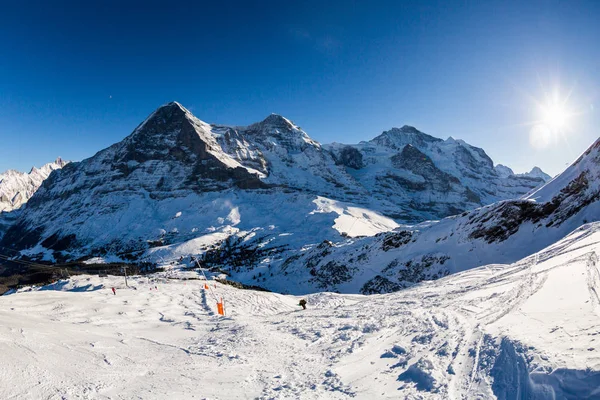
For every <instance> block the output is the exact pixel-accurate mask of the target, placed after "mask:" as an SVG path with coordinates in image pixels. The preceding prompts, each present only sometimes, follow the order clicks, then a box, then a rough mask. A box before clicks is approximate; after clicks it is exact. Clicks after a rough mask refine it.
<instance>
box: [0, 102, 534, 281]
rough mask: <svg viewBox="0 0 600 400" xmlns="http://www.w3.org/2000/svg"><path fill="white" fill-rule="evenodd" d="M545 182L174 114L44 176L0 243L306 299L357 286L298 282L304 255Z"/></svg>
mask: <svg viewBox="0 0 600 400" xmlns="http://www.w3.org/2000/svg"><path fill="white" fill-rule="evenodd" d="M386 182H387V183H386ZM392 182H396V183H397V184H393V185H392ZM542 182H543V180H542V179H541V178H531V177H518V176H516V175H514V174H512V175H511V174H509V175H508V176H501V175H500V174H498V173H497V172H496V170H495V169H494V166H493V163H492V161H491V160H490V159H489V157H488V156H487V155H486V154H485V152H483V150H481V149H478V148H475V147H472V146H469V145H468V144H466V143H464V142H462V141H458V140H454V139H448V140H446V141H443V140H440V139H436V138H433V137H431V136H429V135H426V134H424V133H421V132H419V131H418V130H416V129H414V128H409V127H404V128H402V129H392V130H391V131H388V132H384V133H383V134H382V135H380V136H378V137H377V138H375V139H373V140H372V141H370V142H364V143H361V144H359V145H355V146H346V145H337V144H334V145H330V146H327V147H324V146H321V145H320V144H319V143H317V142H315V141H314V140H312V139H311V138H310V137H309V136H308V135H307V134H306V133H305V132H304V131H302V130H301V129H300V128H299V127H298V126H296V125H295V124H293V123H292V122H291V121H289V120H288V119H286V118H284V117H281V116H278V115H271V116H269V117H268V118H267V119H265V120H264V121H262V122H259V123H257V124H253V125H250V126H248V127H226V126H221V125H209V124H206V123H204V122H202V121H200V120H199V119H197V118H196V117H195V116H193V115H192V114H191V113H190V112H189V111H188V110H186V109H185V108H184V107H183V106H181V105H180V104H178V103H176V102H174V103H169V104H167V105H165V106H162V107H160V108H158V109H157V110H156V111H154V112H153V113H152V114H151V115H150V116H149V117H148V118H147V119H146V120H145V121H144V122H143V123H142V124H140V125H139V126H138V127H137V128H136V129H135V130H134V132H133V133H132V134H131V135H130V136H128V137H127V138H125V139H124V140H123V141H121V142H119V143H116V144H114V145H112V146H111V147H109V148H107V149H105V150H102V151H100V152H99V153H97V154H96V155H95V156H93V157H91V158H89V159H86V160H84V161H81V162H76V163H70V164H68V165H67V166H65V167H64V168H63V169H62V170H60V171H57V172H56V173H54V174H52V175H51V176H50V178H49V179H47V180H46V181H45V182H44V184H43V185H42V186H41V187H40V189H39V190H38V191H37V193H36V194H35V195H34V196H33V197H32V198H31V200H30V201H29V203H28V206H27V207H26V208H25V210H23V213H22V215H20V216H19V218H18V219H17V221H16V222H14V223H13V224H12V225H11V227H10V228H9V229H8V231H7V233H6V234H5V236H4V237H3V238H2V241H1V242H0V245H1V246H4V247H11V248H13V249H16V250H23V251H25V254H27V255H29V256H31V257H37V258H39V257H42V258H46V259H50V260H52V259H55V260H72V259H80V258H85V257H92V256H94V257H95V256H101V257H116V256H118V257H122V258H123V257H125V258H129V259H138V260H139V259H142V258H143V259H149V260H151V261H156V260H162V259H172V260H176V259H179V258H180V257H181V256H187V255H191V254H194V255H199V254H203V253H205V252H206V257H205V260H206V261H207V262H209V261H213V262H215V263H218V262H225V261H226V262H230V263H231V264H230V266H231V267H232V268H233V269H232V271H231V272H232V273H234V274H236V276H238V277H239V278H240V279H242V280H251V279H252V278H253V277H254V275H256V274H257V273H260V274H261V276H262V273H263V272H265V273H267V271H266V270H265V271H262V270H255V269H256V268H259V269H260V268H271V267H272V268H273V271H270V272H268V275H269V276H270V274H273V276H275V275H276V273H281V274H282V275H284V276H285V275H286V274H287V273H288V270H289V271H293V270H295V269H298V272H297V273H298V275H297V278H298V279H296V282H297V283H298V286H297V287H296V288H295V289H293V288H288V289H286V290H314V289H316V288H319V287H321V286H322V285H323V283H322V281H323V280H324V279H325V277H326V275H327V274H329V275H337V274H338V272H339V273H340V275H339V277H338V276H336V277H335V278H334V279H333V280H332V281H331V282H330V283H329V284H328V285H330V287H331V288H337V287H338V285H337V283H334V282H339V283H341V282H345V281H346V280H347V279H348V277H349V276H351V277H352V280H354V279H356V280H358V281H360V280H361V279H363V278H361V277H358V275H356V273H355V272H344V271H342V270H339V269H331V268H330V269H329V271H328V272H327V273H326V274H325V275H323V276H320V277H319V278H318V279H316V278H315V276H316V275H310V276H309V277H307V278H308V279H304V276H305V274H304V273H305V272H307V273H309V274H318V273H319V271H320V269H318V268H317V269H314V271H313V268H308V269H307V268H305V267H304V269H302V267H300V265H301V263H302V262H304V261H302V260H303V257H308V256H309V254H311V253H313V252H315V251H316V252H318V253H319V254H320V256H319V257H321V255H322V253H323V252H327V253H329V252H330V250H327V249H321V250H318V249H319V248H320V247H323V246H332V247H335V246H333V245H328V244H327V243H330V242H334V243H339V242H340V241H343V240H344V237H358V236H373V235H378V234H381V233H382V232H388V231H390V230H392V229H394V228H398V222H402V221H407V220H418V221H423V220H424V219H426V218H433V217H435V218H437V217H439V216H444V215H448V214H450V213H455V212H459V211H463V210H464V209H472V208H474V207H477V206H480V205H481V204H482V203H484V202H487V201H492V200H497V199H502V198H511V197H518V196H520V195H523V194H525V193H528V192H530V191H532V189H534V188H535V187H536V186H537V185H539V184H541V183H542ZM390 216H393V217H395V218H390ZM440 226H445V225H444V223H441V225H440ZM379 240H382V237H381V236H377V237H376V238H375V239H373V241H371V242H368V241H366V242H364V243H365V244H368V245H369V246H371V245H372V246H376V244H377V241H379ZM319 243H321V244H320V245H319ZM356 243H362V242H360V241H356ZM315 245H318V246H316V247H315ZM221 246H223V248H224V249H225V250H223V248H222V247H221ZM346 247H347V246H346ZM227 249H229V250H231V249H235V251H234V252H228V251H226V250H227ZM374 249H375V247H374ZM298 257H299V258H298ZM294 260H296V261H295V262H294ZM284 261H285V262H284ZM354 261H356V260H354ZM315 262H316V258H314V260H313V261H311V264H314V263H315ZM334 264H335V263H334ZM334 264H330V265H329V267H332V266H333V265H334ZM360 264H361V266H368V263H366V262H365V263H363V262H362V261H361V262H360ZM295 265H298V268H296V267H295ZM329 267H328V268H329ZM369 268H370V267H369ZM326 269H327V268H326ZM288 275H289V274H288ZM315 279H316V280H315ZM263 281H264V277H263ZM281 282H283V281H281ZM363 283H364V282H363ZM265 284H266V285H269V284H270V283H268V282H266V283H265Z"/></svg>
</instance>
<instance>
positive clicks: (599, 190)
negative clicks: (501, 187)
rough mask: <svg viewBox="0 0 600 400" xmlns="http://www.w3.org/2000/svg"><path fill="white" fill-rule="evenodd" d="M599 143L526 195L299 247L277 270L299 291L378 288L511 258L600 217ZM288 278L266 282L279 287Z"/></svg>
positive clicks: (372, 290) (386, 289) (370, 290)
mask: <svg viewBox="0 0 600 400" xmlns="http://www.w3.org/2000/svg"><path fill="white" fill-rule="evenodd" d="M599 149H600V140H599V141H598V142H596V143H594V144H593V145H592V146H591V147H590V148H589V149H588V150H587V151H586V152H585V153H584V154H583V155H582V156H581V157H580V158H579V159H578V160H577V161H576V162H575V163H573V165H571V166H570V167H569V168H568V169H567V170H566V171H565V172H563V173H562V174H560V175H559V176H557V177H556V178H555V179H553V180H552V181H550V182H549V183H547V184H546V185H545V186H543V187H542V188H541V189H539V190H537V191H536V192H534V193H532V194H530V195H528V196H527V197H524V198H523V199H518V200H508V201H502V202H499V203H495V204H492V205H489V206H486V207H482V208H479V209H476V210H474V211H470V212H465V213H463V214H461V215H459V216H454V217H449V218H446V219H444V220H442V221H439V222H437V223H423V224H420V225H415V226H412V227H402V228H399V229H397V230H396V231H394V232H389V233H382V234H379V235H377V236H375V237H373V238H365V239H360V240H349V241H347V242H343V243H338V244H333V243H322V244H320V245H318V246H314V247H312V248H310V249H305V250H304V251H300V252H298V254H296V255H294V256H292V257H290V258H289V259H288V260H286V261H285V262H283V263H282V264H281V266H280V267H279V268H281V271H282V272H283V273H284V274H285V273H287V274H288V275H291V276H294V279H295V280H296V282H297V283H296V286H295V288H296V289H295V290H296V291H297V292H302V291H310V290H334V291H341V292H348V293H355V292H357V291H360V292H362V293H380V292H390V291H394V290H398V289H400V288H402V287H406V286H410V285H411V284H413V283H415V282H419V281H422V280H429V279H437V278H440V277H443V276H445V275H448V274H452V273H456V272H460V271H463V270H465V269H468V268H473V267H476V266H479V265H484V264H491V263H509V262H514V261H515V260H518V259H520V258H522V257H525V256H527V255H529V254H531V253H533V252H535V251H538V250H540V249H542V248H544V247H546V246H549V245H550V244H552V243H555V242H556V241H558V240H560V239H561V238H563V237H564V236H566V235H567V234H569V233H570V232H572V231H574V230H576V229H578V228H579V227H581V226H582V225H584V224H586V223H588V222H591V221H597V220H598V216H599V215H600V202H599V200H600V187H599V184H598V182H600V150H599ZM289 284H291V283H290V282H285V283H283V284H282V282H281V281H279V280H277V281H273V283H272V284H269V280H268V279H267V282H266V286H267V287H272V288H273V289H276V290H281V289H282V288H283V287H285V286H286V285H289ZM279 285H283V286H279ZM292 287H293V286H292Z"/></svg>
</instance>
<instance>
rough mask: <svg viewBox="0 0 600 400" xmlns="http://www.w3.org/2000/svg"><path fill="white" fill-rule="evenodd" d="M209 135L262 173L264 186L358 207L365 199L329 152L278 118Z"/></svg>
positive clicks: (223, 128) (219, 128) (221, 128)
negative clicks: (356, 203)
mask: <svg viewBox="0 0 600 400" xmlns="http://www.w3.org/2000/svg"><path fill="white" fill-rule="evenodd" d="M212 132H213V135H214V136H215V137H216V139H217V141H218V142H219V143H220V145H221V147H222V148H223V150H224V151H225V152H226V153H227V154H229V155H230V156H231V157H232V158H234V159H236V160H237V161H238V162H239V163H240V164H242V165H244V166H246V167H249V168H254V169H257V170H258V171H260V172H262V173H263V174H264V176H265V177H264V178H263V181H264V182H265V183H267V184H270V185H275V186H280V187H286V188H291V189H301V190H305V191H309V192H311V193H315V194H319V195H323V196H328V197H334V198H336V199H338V200H346V201H356V202H360V203H364V202H365V198H366V197H367V196H368V193H367V192H366V190H365V189H364V188H362V187H361V186H360V185H359V184H358V183H357V182H356V181H355V180H354V179H353V178H352V177H351V176H350V175H348V174H347V173H346V172H345V170H344V169H343V168H342V167H340V166H338V165H336V163H335V160H334V159H333V157H332V156H331V154H330V153H329V152H327V151H325V150H324V149H323V148H322V147H321V145H320V144H319V143H318V142H316V141H314V140H313V139H311V138H310V137H309V136H308V134H306V132H304V131H303V130H302V129H300V128H299V127H298V126H296V125H295V124H293V123H292V122H291V121H290V120H288V119H287V118H284V117H282V116H280V115H277V114H271V115H270V116H269V117H267V118H266V119H265V120H264V121H262V122H259V123H256V124H252V125H250V126H247V127H227V126H219V125H214V126H213V131H212Z"/></svg>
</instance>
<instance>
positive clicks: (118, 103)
mask: <svg viewBox="0 0 600 400" xmlns="http://www.w3.org/2000/svg"><path fill="white" fill-rule="evenodd" d="M20 3H23V4H20ZM93 3H95V4H93ZM599 21H600V1H589V2H585V1H516V2H510V1H498V2H493V1H468V2H452V1H439V2H438V1H418V2H417V1H415V2H407V1H406V2H405V1H400V0H397V1H389V2H383V1H381V2H378V1H361V2H353V1H348V0H345V1H339V2H337V1H297V2H291V1H276V2H266V1H256V2H239V3H238V2H235V1H223V2H217V1H213V2H202V1H189V2H188V1H175V2H166V1H160V2H153V1H144V2H142V1H139V2H127V1H90V2H85V1H74V2H63V1H59V0H56V1H52V2H50V1H40V2H36V1H26V2H25V1H24V2H18V1H14V2H3V4H2V10H1V11H0V35H1V36H0V170H5V169H8V168H15V169H19V170H28V169H29V168H30V167H31V166H32V165H37V166H39V165H41V164H43V163H45V162H47V161H50V160H52V159H54V158H56V157H57V156H61V157H63V158H66V159H72V160H80V159H83V158H86V157H89V156H91V155H93V154H94V153H95V152H96V151H98V150H101V149H102V148H104V147H106V146H108V145H110V144H112V143H114V142H117V141H119V140H121V139H122V138H123V137H125V136H127V135H128V134H129V133H130V132H131V131H132V130H133V128H135V126H137V124H138V123H139V122H141V121H142V120H143V119H144V118H145V117H146V116H147V115H148V114H149V113H150V112H152V111H153V110H154V109H155V108H156V107H158V106H159V105H161V104H163V103H166V102H168V101H172V100H177V101H179V102H181V103H182V104H183V105H185V106H186V107H188V108H189V109H190V110H192V112H194V114H195V115H196V116H197V117H198V118H200V119H202V120H204V121H206V122H215V123H223V124H234V125H246V124H249V123H252V122H256V121H259V120H261V119H263V118H265V117H266V116H267V115H268V114H270V113H272V112H275V113H279V114H282V115H285V116H287V117H288V118H290V119H292V120H293V121H294V122H296V123H297V124H298V125H300V126H301V127H302V128H303V129H305V130H306V131H307V132H308V133H309V135H311V136H312V137H313V138H315V139H317V140H319V141H321V142H323V143H328V142H332V141H338V142H345V143H353V142H358V141H360V140H368V139H370V138H372V137H374V136H376V135H377V134H379V133H381V132H382V131H383V130H386V129H389V128H391V127H393V126H402V125H404V124H409V125H414V126H416V127H417V128H419V129H420V130H422V131H424V132H427V133H429V134H432V135H434V136H438V137H442V138H447V137H448V136H453V137H455V138H462V139H464V140H466V141H467V142H469V143H471V144H473V145H476V146H480V147H483V148H484V149H485V150H486V151H487V152H488V154H489V155H490V156H491V157H492V158H493V159H494V161H495V162H497V163H503V164H506V165H508V166H510V167H512V168H514V169H515V170H516V171H517V172H522V171H524V170H529V169H530V168H531V167H533V166H534V165H539V166H540V167H542V168H543V169H544V170H546V171H548V172H550V173H552V174H554V173H558V172H560V170H561V169H562V168H563V167H564V165H565V163H567V162H569V161H572V160H573V159H574V158H575V157H576V156H577V155H578V154H579V153H581V152H582V151H583V150H585V148H586V147H587V146H588V145H589V144H590V143H591V142H592V141H593V140H595V139H596V138H597V137H599V136H600V124H599V122H600V118H599V117H598V108H600V104H599V103H600V76H599V74H598V72H599V71H600V43H599V41H600V22H599ZM556 86H560V87H561V88H562V93H563V94H564V96H566V94H567V92H569V90H570V89H573V90H572V94H571V96H570V98H569V102H568V107H569V108H570V109H571V110H572V111H573V110H576V111H578V112H581V114H580V115H577V116H575V117H572V118H571V119H570V120H569V121H568V128H569V129H565V130H564V135H561V137H560V140H558V142H556V143H555V142H552V143H550V144H549V145H548V146H547V147H545V148H543V149H540V148H538V147H532V146H531V144H530V140H529V136H530V134H529V133H530V130H531V126H530V125H526V124H525V123H527V122H529V121H532V120H536V119H537V118H539V115H538V114H539V112H538V111H537V108H536V105H535V101H534V100H538V101H541V100H543V99H544V92H545V91H552V90H554V88H555V87H556ZM561 96H562V95H561ZM563 136H564V137H563Z"/></svg>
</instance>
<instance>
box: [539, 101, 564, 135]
mask: <svg viewBox="0 0 600 400" xmlns="http://www.w3.org/2000/svg"><path fill="white" fill-rule="evenodd" d="M568 118H569V113H568V112H567V110H566V109H565V108H564V107H563V106H562V105H561V104H558V103H556V102H555V103H552V104H550V105H548V106H546V107H542V123H543V124H545V125H546V126H547V127H548V128H550V129H552V130H561V129H562V128H564V127H565V125H566V123H567V119H568Z"/></svg>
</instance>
